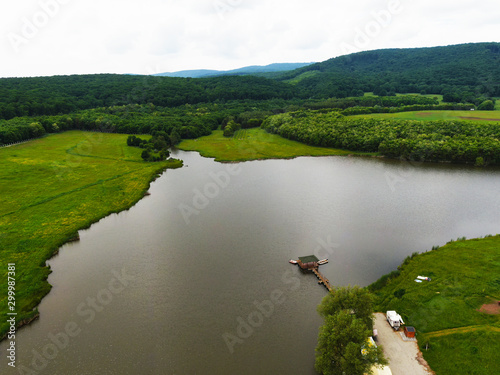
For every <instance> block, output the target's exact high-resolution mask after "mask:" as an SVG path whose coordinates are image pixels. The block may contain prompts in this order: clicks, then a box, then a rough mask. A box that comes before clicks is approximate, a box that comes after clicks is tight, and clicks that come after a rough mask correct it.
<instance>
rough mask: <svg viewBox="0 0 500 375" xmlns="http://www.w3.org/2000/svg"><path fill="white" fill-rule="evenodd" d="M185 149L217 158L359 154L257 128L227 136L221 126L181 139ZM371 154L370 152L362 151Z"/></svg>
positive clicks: (246, 158) (249, 158)
mask: <svg viewBox="0 0 500 375" xmlns="http://www.w3.org/2000/svg"><path fill="white" fill-rule="evenodd" d="M178 147H179V148H180V149H181V150H185V151H198V152H199V153H200V154H201V155H202V156H205V157H209V158H215V160H216V161H245V160H258V159H290V158H294V157H297V156H327V155H349V154H359V155H361V154H360V153H355V152H351V151H346V150H338V149H333V148H323V147H313V146H308V145H305V144H303V143H300V142H295V141H291V140H288V139H285V138H282V137H280V136H278V135H274V134H269V133H267V132H265V131H264V130H262V129H260V128H253V129H242V130H239V131H238V132H236V133H235V134H234V136H233V137H231V138H227V137H224V136H223V135H222V131H221V130H216V131H214V132H213V133H212V134H211V135H208V136H206V137H201V138H198V139H189V140H184V141H182V142H181V144H180V145H179V146H178ZM362 155H370V154H362Z"/></svg>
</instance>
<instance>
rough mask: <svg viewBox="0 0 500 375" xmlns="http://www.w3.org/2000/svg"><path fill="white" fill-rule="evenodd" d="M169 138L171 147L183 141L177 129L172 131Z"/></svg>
mask: <svg viewBox="0 0 500 375" xmlns="http://www.w3.org/2000/svg"><path fill="white" fill-rule="evenodd" d="M169 138H170V145H171V146H175V145H176V144H177V143H179V142H180V141H181V136H180V135H179V132H178V131H177V130H176V129H172V131H171V132H170V137H169Z"/></svg>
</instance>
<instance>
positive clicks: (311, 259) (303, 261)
mask: <svg viewBox="0 0 500 375" xmlns="http://www.w3.org/2000/svg"><path fill="white" fill-rule="evenodd" d="M318 262H319V259H318V257H316V255H308V256H305V257H299V260H298V261H297V264H298V265H299V267H300V269H302V270H305V271H306V270H313V269H318V266H319V263H318Z"/></svg>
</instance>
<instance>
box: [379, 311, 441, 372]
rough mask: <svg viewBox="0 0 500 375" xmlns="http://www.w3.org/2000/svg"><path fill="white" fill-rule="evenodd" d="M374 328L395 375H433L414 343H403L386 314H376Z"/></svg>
mask: <svg viewBox="0 0 500 375" xmlns="http://www.w3.org/2000/svg"><path fill="white" fill-rule="evenodd" d="M374 328H375V329H377V331H378V342H377V345H382V346H383V349H384V353H385V356H386V357H387V359H388V360H389V367H390V368H391V371H392V374H393V375H430V374H433V372H432V371H430V368H429V366H428V364H427V362H426V361H425V360H424V359H423V358H422V353H420V350H419V349H418V345H417V343H416V342H414V341H403V339H402V338H401V336H400V334H399V332H394V330H393V329H392V328H391V326H390V325H389V323H387V320H386V319H385V314H382V313H376V314H375V319H374Z"/></svg>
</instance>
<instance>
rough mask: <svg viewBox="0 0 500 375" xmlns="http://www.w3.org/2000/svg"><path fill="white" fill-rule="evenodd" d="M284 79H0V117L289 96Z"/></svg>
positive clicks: (104, 76) (293, 93)
mask: <svg viewBox="0 0 500 375" xmlns="http://www.w3.org/2000/svg"><path fill="white" fill-rule="evenodd" d="M297 96H298V92H297V89H296V88H295V87H293V86H292V85H290V84H288V83H283V82H278V81H275V80H270V79H266V78H262V77H253V76H244V77H236V76H225V77H217V78H206V79H205V78H203V79H192V78H172V77H151V76H133V75H118V74H95V75H73V76H53V77H36V78H3V79H0V119H11V118H14V117H21V116H39V115H55V114H62V113H70V112H74V111H78V110H82V109H89V108H97V107H108V106H116V105H126V104H148V103H152V104H154V105H157V106H163V107H175V106H179V105H184V104H196V103H207V102H213V101H216V100H246V99H251V100H267V99H275V98H278V99H290V98H294V97H297Z"/></svg>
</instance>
